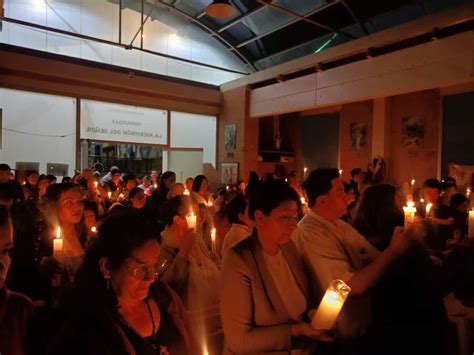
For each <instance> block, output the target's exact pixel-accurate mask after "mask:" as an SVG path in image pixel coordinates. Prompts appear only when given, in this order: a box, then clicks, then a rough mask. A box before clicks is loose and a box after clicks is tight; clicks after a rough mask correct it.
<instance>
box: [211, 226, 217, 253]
mask: <svg viewBox="0 0 474 355" xmlns="http://www.w3.org/2000/svg"><path fill="white" fill-rule="evenodd" d="M211 251H212V252H213V253H215V252H216V251H217V244H216V229H215V228H214V227H213V228H212V229H211Z"/></svg>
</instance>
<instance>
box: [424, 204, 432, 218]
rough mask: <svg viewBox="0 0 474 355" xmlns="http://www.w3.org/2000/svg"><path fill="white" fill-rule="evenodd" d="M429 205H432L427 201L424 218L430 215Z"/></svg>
mask: <svg viewBox="0 0 474 355" xmlns="http://www.w3.org/2000/svg"><path fill="white" fill-rule="evenodd" d="M431 207H433V204H432V203H427V204H426V208H425V218H428V217H429V216H430V212H431Z"/></svg>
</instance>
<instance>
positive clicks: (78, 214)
mask: <svg viewBox="0 0 474 355" xmlns="http://www.w3.org/2000/svg"><path fill="white" fill-rule="evenodd" d="M377 176H379V175H377ZM351 177H352V179H351V181H350V182H347V183H346V182H344V181H343V180H342V178H341V176H340V171H339V170H337V169H316V170H314V171H312V172H311V173H310V174H309V175H308V177H307V178H305V179H304V181H303V182H301V181H300V179H299V176H298V174H296V173H295V172H292V173H290V174H289V175H288V176H286V177H283V178H278V177H269V178H268V179H265V180H263V179H261V178H260V177H258V176H257V174H255V173H251V174H250V177H249V179H248V180H247V181H241V182H239V183H238V184H236V185H235V186H224V187H222V188H220V189H218V190H217V191H216V192H215V193H212V192H211V191H210V190H209V182H208V180H207V178H206V176H204V175H198V176H196V177H193V178H191V177H190V178H187V179H186V180H185V181H184V182H183V183H180V182H177V181H176V174H175V173H174V172H172V171H166V172H163V173H162V174H158V173H157V172H156V171H153V172H151V173H150V174H149V175H147V176H143V177H140V178H139V177H137V176H135V175H134V174H133V173H130V172H127V173H123V172H122V171H120V169H119V168H117V167H111V168H110V170H109V172H108V173H107V174H105V175H103V176H101V175H100V174H99V173H97V172H94V171H92V170H91V169H84V170H83V171H82V172H78V173H77V174H76V175H75V176H73V177H71V178H68V177H64V178H62V180H61V181H60V182H59V181H57V179H56V177H54V176H47V175H40V174H39V173H38V172H37V171H28V172H27V173H26V176H25V179H26V180H25V182H24V183H23V184H20V183H19V182H18V181H16V180H15V176H14V174H12V171H11V169H10V167H9V166H8V165H7V164H0V354H2V355H4V354H13V355H23V354H35V355H36V354H38V355H41V354H52V355H56V354H92V355H94V354H97V355H99V354H137V355H140V354H146V355H148V354H150V355H153V354H160V355H162V354H163V355H166V354H171V355H174V354H203V355H204V354H227V353H232V354H260V353H262V354H263V353H272V354H290V353H291V354H328V355H339V354H341V355H342V354H348V355H352V354H354V355H359V354H360V355H365V354H369V355H370V354H374V355H375V354H401V353H406V352H408V353H420V354H424V353H430V354H439V355H442V354H443V355H444V354H457V353H458V352H457V351H458V350H459V349H458V347H457V344H458V340H457V334H456V328H455V327H453V325H452V324H451V323H450V321H449V319H448V316H447V313H446V308H445V304H444V302H443V299H444V298H445V297H446V296H447V295H448V294H453V295H454V296H455V297H456V298H458V299H459V300H460V301H461V302H463V303H464V304H465V305H468V306H470V305H472V304H474V281H473V280H474V277H473V276H474V254H473V251H474V246H473V245H472V242H471V241H472V239H471V238H470V237H472V236H468V227H467V221H468V211H469V209H470V199H469V196H466V195H465V194H463V193H460V192H458V188H457V186H456V182H455V180H454V179H452V178H446V179H444V180H443V181H441V182H440V181H438V180H436V179H428V180H426V181H425V182H424V184H423V185H422V187H421V188H420V189H418V190H414V186H413V184H409V183H408V185H405V184H404V185H403V186H400V187H396V186H393V185H391V184H388V183H385V182H383V181H381V179H379V178H376V174H372V175H371V174H370V173H366V172H364V171H362V169H360V168H355V169H353V170H352V171H351ZM407 201H411V202H413V204H414V205H415V206H416V210H417V214H418V217H417V218H416V219H415V220H414V222H411V223H409V224H407V223H406V219H405V216H404V212H403V209H402V206H403V205H404V204H406V203H407ZM428 206H429V208H428ZM333 280H342V281H343V282H345V283H346V284H347V286H348V287H349V288H350V290H351V291H350V294H349V298H348V299H347V301H346V303H345V304H344V306H343V308H342V311H341V313H340V314H339V316H338V318H337V322H336V324H335V326H334V327H332V328H331V329H317V327H314V326H312V325H311V320H312V317H313V314H314V311H315V310H316V309H317V308H318V305H319V303H320V302H321V299H322V298H323V295H324V293H325V290H326V289H327V288H328V286H329V285H330V283H331V282H332V281H333Z"/></svg>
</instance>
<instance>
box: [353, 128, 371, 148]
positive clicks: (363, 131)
mask: <svg viewBox="0 0 474 355" xmlns="http://www.w3.org/2000/svg"><path fill="white" fill-rule="evenodd" d="M367 127H368V125H367V123H366V122H354V123H351V128H350V129H351V131H350V137H351V148H352V149H353V150H359V149H363V148H365V147H366V146H367V130H368V128H367Z"/></svg>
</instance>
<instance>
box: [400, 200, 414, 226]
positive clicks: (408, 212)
mask: <svg viewBox="0 0 474 355" xmlns="http://www.w3.org/2000/svg"><path fill="white" fill-rule="evenodd" d="M403 212H404V213H405V226H408V225H409V224H412V223H413V222H414V221H415V213H416V208H415V203H414V202H413V201H408V202H407V205H406V206H403Z"/></svg>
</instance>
